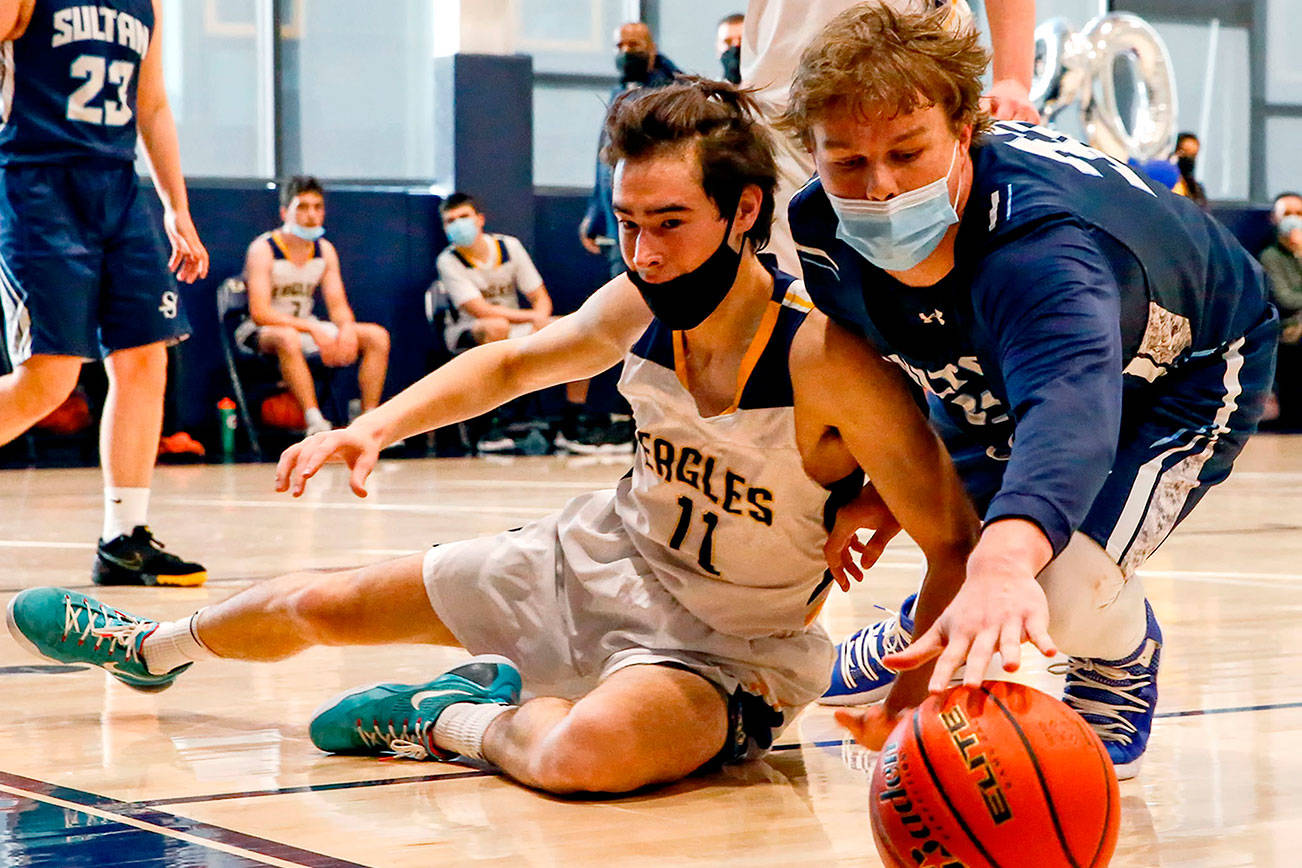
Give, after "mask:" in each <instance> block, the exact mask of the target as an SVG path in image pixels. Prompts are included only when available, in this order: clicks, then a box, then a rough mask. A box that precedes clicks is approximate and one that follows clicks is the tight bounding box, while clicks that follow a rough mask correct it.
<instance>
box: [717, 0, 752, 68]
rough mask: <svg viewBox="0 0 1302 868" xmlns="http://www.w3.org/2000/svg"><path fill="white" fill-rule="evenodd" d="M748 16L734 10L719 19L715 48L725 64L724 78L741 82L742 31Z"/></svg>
mask: <svg viewBox="0 0 1302 868" xmlns="http://www.w3.org/2000/svg"><path fill="white" fill-rule="evenodd" d="M745 22H746V16H745V15H742V14H741V13H740V12H734V13H733V14H731V15H727V16H725V17H723V18H721V19H719V30H718V33H717V34H716V35H715V38H714V48H715V50H716V51H717V52H718V53H719V63H720V64H721V65H722V66H723V80H724V81H726V82H729V83H731V84H741V31H742V26H743V25H744V24H745Z"/></svg>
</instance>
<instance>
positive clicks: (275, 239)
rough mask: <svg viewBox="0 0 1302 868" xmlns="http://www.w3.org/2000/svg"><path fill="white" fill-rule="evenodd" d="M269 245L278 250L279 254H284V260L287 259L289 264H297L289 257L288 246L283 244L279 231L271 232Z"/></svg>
mask: <svg viewBox="0 0 1302 868" xmlns="http://www.w3.org/2000/svg"><path fill="white" fill-rule="evenodd" d="M271 243H272V244H274V245H276V246H277V247H279V248H280V252H281V253H283V254H285V258H286V259H288V260H289V261H290V262H293V263H294V264H295V265H297V264H298V263H297V262H294V259H293V257H291V256H290V255H289V247H288V245H286V244H285V239H284V238H281V237H280V230H279V229H272V230H271Z"/></svg>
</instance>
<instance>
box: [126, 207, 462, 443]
mask: <svg viewBox="0 0 1302 868" xmlns="http://www.w3.org/2000/svg"><path fill="white" fill-rule="evenodd" d="M145 191H146V196H145V199H146V201H148V202H149V203H150V205H151V207H152V208H153V209H154V211H155V213H156V214H157V215H158V219H159V220H160V221H161V219H162V216H161V206H160V205H159V203H158V200H157V197H155V196H154V195H153V192H152V190H151V189H150V188H149V187H147V186H146V187H145ZM189 192H190V212H191V214H192V216H193V217H194V222H195V226H196V227H197V228H198V230H199V237H200V238H201V239H202V240H203V243H204V246H205V247H206V248H207V249H208V254H209V257H210V258H211V266H210V268H209V271H208V277H207V278H205V279H204V280H201V281H198V282H196V283H194V284H192V285H189V286H187V285H184V284H182V285H181V299H182V304H183V305H184V307H185V312H186V315H187V316H188V317H189V319H190V325H191V337H190V339H189V340H187V341H186V342H185V343H184V344H182V345H181V353H182V354H183V358H182V369H183V375H184V382H183V383H180V384H178V385H179V388H180V394H179V402H178V417H179V423H180V426H181V427H182V428H184V429H185V430H188V431H190V432H191V433H195V434H196V435H198V434H201V433H204V432H207V431H210V430H212V429H213V428H215V425H216V405H217V401H218V400H220V399H221V398H222V397H223V396H225V395H226V394H227V392H228V391H229V387H228V381H227V379H226V372H225V365H224V363H223V362H222V355H221V347H220V345H219V344H218V340H217V309H216V301H215V299H216V289H217V285H218V284H219V283H220V282H221V281H222V280H224V279H225V278H227V277H230V276H231V275H235V274H239V273H240V272H242V271H243V270H244V254H245V251H246V250H247V249H248V245H249V242H250V241H252V240H253V239H254V238H255V237H256V236H257V235H259V234H260V233H262V232H265V231H266V230H268V229H271V228H273V227H274V226H276V225H277V223H278V222H279V216H278V213H277V212H278V207H277V198H276V192H275V191H274V190H270V189H268V188H267V185H266V184H265V183H264V182H260V181H248V182H243V183H239V182H204V181H190V182H189ZM439 201H440V199H439V197H438V196H436V195H434V194H432V193H430V192H428V190H424V189H415V190H410V189H404V188H358V187H349V188H339V189H331V188H330V187H328V186H327V189H326V237H327V238H328V239H330V241H331V242H332V243H333V244H334V245H335V247H336V249H337V250H338V251H339V262H340V268H341V270H342V272H343V280H344V287H345V289H346V291H347V293H348V300H349V303H350V304H351V305H352V308H353V312H354V314H355V315H356V316H357V318H358V320H361V321H363V322H376V323H379V324H380V325H382V326H384V327H385V328H387V329H388V330H389V334H390V337H391V349H390V357H389V376H388V379H387V382H386V384H385V396H386V397H387V396H389V395H392V394H394V393H396V392H397V391H399V390H401V389H403V388H406V387H407V386H408V385H410V384H411V383H413V382H415V381H416V380H417V379H419V378H420V377H421V376H423V375H424V374H425V373H426V358H427V354H428V352H429V349H430V346H431V343H432V340H433V336H432V335H431V333H430V330H429V327H428V325H427V323H426V320H425V303H424V295H425V289H426V288H427V287H428V286H429V284H430V283H431V282H432V281H433V279H434V260H435V257H437V256H438V252H439V251H440V250H442V249H443V247H444V246H446V244H447V239H446V237H445V236H444V235H443V224H442V222H441V221H440V220H439V216H438V203H439ZM347 388H349V389H352V390H355V388H356V386H355V383H353V384H350V385H348V386H347ZM334 421H337V422H342V421H344V420H334Z"/></svg>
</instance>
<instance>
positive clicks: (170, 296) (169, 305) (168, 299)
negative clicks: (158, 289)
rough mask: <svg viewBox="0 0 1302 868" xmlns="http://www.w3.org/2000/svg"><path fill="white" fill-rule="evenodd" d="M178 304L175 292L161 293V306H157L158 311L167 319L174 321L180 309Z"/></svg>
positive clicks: (178, 300)
mask: <svg viewBox="0 0 1302 868" xmlns="http://www.w3.org/2000/svg"><path fill="white" fill-rule="evenodd" d="M179 302H180V299H179V298H178V297H177V295H176V291H175V290H171V289H169V290H168V291H167V292H165V293H163V295H162V304H160V305H159V306H158V310H159V312H160V313H162V314H163V316H165V317H167V318H168V319H176V315H177V313H178V312H179V311H180V309H181V308H180V304H179Z"/></svg>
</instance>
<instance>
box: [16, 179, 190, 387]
mask: <svg viewBox="0 0 1302 868" xmlns="http://www.w3.org/2000/svg"><path fill="white" fill-rule="evenodd" d="M167 258H168V249H167V245H166V241H165V239H164V237H163V234H162V232H161V227H159V226H157V225H156V219H155V218H154V217H153V216H152V215H151V214H150V212H149V210H148V209H147V208H146V207H145V203H144V201H143V200H142V198H141V197H140V195H139V188H138V182H137V179H136V172H135V168H134V167H133V166H132V165H131V164H130V163H117V162H89V163H76V164H69V165H9V166H5V167H3V168H2V169H0V299H3V303H4V318H5V338H6V342H7V345H8V349H9V356H10V360H11V362H12V363H13V364H14V365H15V366H17V365H20V364H22V363H23V362H25V361H26V360H27V359H29V358H30V357H31V356H33V355H40V354H48V355H62V356H80V357H81V358H84V359H100V358H103V357H104V356H106V355H108V354H109V353H112V352H116V351H117V350H124V349H130V348H132V347H139V346H144V345H146V344H151V343H154V342H156V341H169V342H175V341H178V340H181V339H183V338H185V337H186V336H187V335H188V334H189V330H190V329H189V323H188V322H187V320H186V318H185V314H184V313H183V312H182V310H181V300H180V293H179V291H178V287H177V283H176V280H175V278H173V277H172V275H171V274H169V273H168V271H167Z"/></svg>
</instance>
